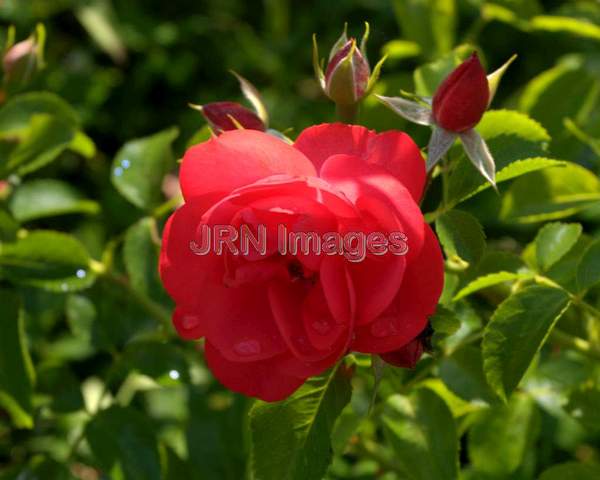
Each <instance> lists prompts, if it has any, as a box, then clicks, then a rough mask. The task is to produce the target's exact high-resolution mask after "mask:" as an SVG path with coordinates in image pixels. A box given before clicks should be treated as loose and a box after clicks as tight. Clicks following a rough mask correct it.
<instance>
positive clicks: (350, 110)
mask: <svg viewBox="0 0 600 480" xmlns="http://www.w3.org/2000/svg"><path fill="white" fill-rule="evenodd" d="M335 113H336V115H337V118H338V120H339V121H340V122H343V123H350V124H353V123H356V117H357V116H358V103H350V104H348V105H342V104H340V103H336V104H335Z"/></svg>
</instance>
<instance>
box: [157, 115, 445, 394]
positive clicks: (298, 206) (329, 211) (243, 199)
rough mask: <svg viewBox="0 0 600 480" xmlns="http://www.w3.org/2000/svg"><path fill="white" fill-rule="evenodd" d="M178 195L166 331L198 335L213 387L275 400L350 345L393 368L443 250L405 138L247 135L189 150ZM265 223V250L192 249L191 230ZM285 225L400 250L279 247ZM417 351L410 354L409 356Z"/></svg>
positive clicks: (427, 303) (357, 130) (422, 314)
mask: <svg viewBox="0 0 600 480" xmlns="http://www.w3.org/2000/svg"><path fill="white" fill-rule="evenodd" d="M180 182H181V188H182V191H183V196H184V198H185V204H184V205H183V206H182V207H181V208H179V209H178V210H177V211H176V212H175V213H174V214H173V215H172V216H171V218H170V219H169V220H168V222H167V224H166V226H165V230H164V234H163V243H162V251H161V256H160V274H161V278H162V280H163V283H164V285H165V288H166V289H167V291H168V293H169V294H170V295H171V296H172V297H173V299H174V300H175V302H176V304H177V307H176V309H175V312H174V315H173V322H174V325H175V328H176V329H177V331H178V333H179V334H180V335H181V337H183V338H185V339H199V338H202V337H204V338H205V358H206V362H207V364H208V366H209V368H210V369H211V370H212V372H213V373H214V375H215V376H216V377H217V378H218V379H219V380H220V381H221V383H222V384H223V385H225V386H226V387H228V388H230V389H231V390H234V391H236V392H240V393H243V394H246V395H250V396H253V397H258V398H260V399H263V400H265V401H277V400H281V399H284V398H286V397H288V396H289V395H290V394H292V393H293V392H294V391H295V390H296V389H297V388H298V387H300V386H301V385H302V384H303V383H304V382H305V381H306V379H307V378H309V377H311V376H313V375H317V374H319V373H321V372H323V371H324V370H326V369H328V368H330V367H331V366H333V365H335V364H336V362H337V361H338V360H339V359H340V358H341V357H343V356H344V355H345V354H346V353H348V352H350V351H356V352H362V353H373V354H380V355H381V356H382V358H383V359H384V360H386V361H388V362H390V363H396V364H400V365H401V364H403V362H404V360H405V359H406V358H413V357H414V356H415V353H414V352H416V351H417V350H418V345H416V344H417V343H418V339H417V337H418V336H419V334H420V333H421V332H422V331H423V330H424V328H425V327H426V326H427V318H428V316H429V315H431V314H432V313H433V312H434V310H435V307H436V304H437V302H438V299H439V296H440V294H441V291H442V286H443V258H442V254H441V251H440V247H439V244H438V241H437V239H436V237H435V235H434V234H433V232H432V230H431V229H430V227H429V226H428V225H427V224H426V223H425V221H424V219H423V215H422V213H421V211H420V209H419V206H418V202H419V200H420V197H421V195H422V193H423V187H424V184H425V163H424V161H423V158H422V157H421V154H420V152H419V149H418V148H417V146H416V145H415V144H414V142H413V141H412V140H411V138H410V137H409V136H408V135H406V134H404V133H401V132H396V131H389V132H385V133H381V134H376V133H375V132H373V131H371V130H368V129H366V128H364V127H360V126H349V125H343V124H323V125H318V126H314V127H311V128H308V129H306V130H304V131H303V132H302V133H301V134H300V136H299V137H298V139H297V140H296V142H295V143H294V145H289V144H287V143H285V142H284V141H282V140H280V139H278V138H276V137H274V136H271V135H269V134H266V133H263V132H259V131H252V130H235V131H228V132H224V133H223V134H221V135H220V136H219V137H217V138H213V139H211V140H209V141H207V142H205V143H201V144H199V145H196V146H193V147H191V148H190V149H189V150H188V151H187V152H186V153H185V156H184V158H183V163H182V166H181V173H180ZM242 224H244V225H248V226H249V227H250V228H251V229H253V228H257V226H258V225H266V226H267V232H268V233H267V238H268V240H267V244H268V248H267V252H266V254H265V255H260V254H257V253H256V252H252V250H251V251H250V252H249V253H248V255H246V256H234V255H232V254H230V253H227V250H225V252H224V253H223V254H222V255H216V254H214V253H209V254H208V255H203V256H200V255H195V254H194V253H193V251H192V249H191V248H190V243H192V242H198V241H200V232H201V230H202V225H208V226H214V225H233V226H235V227H236V228H237V227H239V226H240V225H242ZM278 225H285V226H286V228H287V230H288V231H295V232H317V233H318V234H320V235H322V234H324V233H326V232H340V233H342V234H343V233H345V232H356V231H361V232H365V233H369V232H375V231H378V232H403V233H405V234H406V236H407V239H408V240H407V244H408V253H407V254H406V255H394V254H392V253H391V252H388V253H386V254H384V255H372V254H369V255H367V257H366V258H365V260H363V261H362V262H359V263H352V262H349V261H348V260H346V259H345V258H344V257H343V256H341V255H324V254H321V255H317V254H314V253H312V254H308V255H302V254H299V255H296V256H290V255H280V254H279V253H278V252H277V245H276V238H275V237H276V233H277V226H278ZM419 355H420V353H419Z"/></svg>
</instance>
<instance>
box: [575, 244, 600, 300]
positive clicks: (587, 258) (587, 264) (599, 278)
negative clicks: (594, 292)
mask: <svg viewBox="0 0 600 480" xmlns="http://www.w3.org/2000/svg"><path fill="white" fill-rule="evenodd" d="M598 282H600V239H598V240H594V241H593V242H592V243H591V244H590V245H589V246H588V247H587V248H586V250H585V252H584V254H583V257H581V259H580V260H579V262H578V263H577V289H578V291H580V292H582V291H584V290H587V289H588V288H591V287H593V286H594V285H596V284H597V283H598Z"/></svg>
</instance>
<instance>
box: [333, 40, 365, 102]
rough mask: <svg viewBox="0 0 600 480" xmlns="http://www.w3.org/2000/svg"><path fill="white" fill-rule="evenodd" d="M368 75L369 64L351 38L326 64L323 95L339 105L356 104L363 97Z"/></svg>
mask: <svg viewBox="0 0 600 480" xmlns="http://www.w3.org/2000/svg"><path fill="white" fill-rule="evenodd" d="M370 73H371V69H370V68H369V62H367V60H366V58H365V57H364V56H363V54H362V53H361V51H360V49H359V48H358V47H357V45H356V40H355V39H354V38H351V39H349V40H348V41H347V42H346V43H345V44H344V45H343V46H342V47H341V48H340V49H339V50H337V51H336V52H334V53H333V56H332V57H331V59H330V60H329V63H328V64H327V70H326V71H325V93H326V94H327V96H328V97H329V98H331V99H332V100H333V101H334V102H335V103H339V104H341V105H349V104H353V103H356V102H358V101H359V100H360V99H361V98H362V97H363V96H364V95H365V92H366V90H367V85H368V83H369V75H370Z"/></svg>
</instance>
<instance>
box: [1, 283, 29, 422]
mask: <svg viewBox="0 0 600 480" xmlns="http://www.w3.org/2000/svg"><path fill="white" fill-rule="evenodd" d="M34 379H35V374H34V371H33V366H32V363H31V358H30V357H29V351H28V350H27V345H26V341H25V328H24V319H23V315H22V313H21V311H20V301H19V298H18V297H17V294H16V293H15V292H13V291H10V290H6V289H0V405H1V406H2V407H3V408H5V409H6V410H7V411H8V413H9V414H10V416H11V418H12V421H13V422H14V424H15V426H16V427H17V428H33V417H32V412H33V404H32V391H33V383H34Z"/></svg>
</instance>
